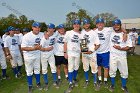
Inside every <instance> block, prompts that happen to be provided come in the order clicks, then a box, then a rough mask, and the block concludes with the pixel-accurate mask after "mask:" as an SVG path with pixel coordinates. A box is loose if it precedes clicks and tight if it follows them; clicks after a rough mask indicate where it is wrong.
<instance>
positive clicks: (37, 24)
mask: <svg viewBox="0 0 140 93" xmlns="http://www.w3.org/2000/svg"><path fill="white" fill-rule="evenodd" d="M40 26H41V24H40V23H39V22H34V23H33V24H32V27H40Z"/></svg>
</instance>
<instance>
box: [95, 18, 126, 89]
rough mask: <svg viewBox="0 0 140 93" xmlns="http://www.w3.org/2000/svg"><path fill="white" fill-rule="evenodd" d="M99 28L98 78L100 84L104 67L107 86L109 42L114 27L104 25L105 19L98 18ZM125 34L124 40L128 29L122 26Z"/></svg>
mask: <svg viewBox="0 0 140 93" xmlns="http://www.w3.org/2000/svg"><path fill="white" fill-rule="evenodd" d="M96 26H97V29H96V30H95V31H96V32H97V34H98V37H99V40H100V47H99V48H98V49H97V64H98V79H99V81H98V82H99V86H100V85H101V83H102V77H101V67H103V68H104V86H105V87H107V86H108V84H107V78H108V72H109V71H108V70H109V57H110V52H109V44H110V35H111V33H112V32H113V29H112V28H110V27H104V26H105V24H104V19H102V18H98V19H97V20H96ZM121 31H122V32H123V33H124V34H123V40H124V41H126V39H127V38H126V37H127V34H126V30H125V29H123V28H121Z"/></svg>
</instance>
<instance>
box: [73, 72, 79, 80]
mask: <svg viewBox="0 0 140 93" xmlns="http://www.w3.org/2000/svg"><path fill="white" fill-rule="evenodd" d="M77 74H78V70H74V71H73V79H74V80H76V77H77Z"/></svg>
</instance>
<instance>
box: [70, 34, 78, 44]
mask: <svg viewBox="0 0 140 93" xmlns="http://www.w3.org/2000/svg"><path fill="white" fill-rule="evenodd" d="M71 42H74V43H78V42H79V37H78V35H73V37H72V39H71Z"/></svg>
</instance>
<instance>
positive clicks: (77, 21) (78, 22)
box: [73, 19, 81, 25]
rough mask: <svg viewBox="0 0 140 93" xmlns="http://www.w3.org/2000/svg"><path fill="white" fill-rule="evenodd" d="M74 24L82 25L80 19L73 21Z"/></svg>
mask: <svg viewBox="0 0 140 93" xmlns="http://www.w3.org/2000/svg"><path fill="white" fill-rule="evenodd" d="M73 24H78V25H81V21H80V20H79V19H76V20H73Z"/></svg>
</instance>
